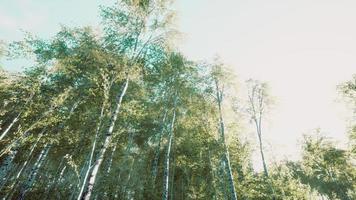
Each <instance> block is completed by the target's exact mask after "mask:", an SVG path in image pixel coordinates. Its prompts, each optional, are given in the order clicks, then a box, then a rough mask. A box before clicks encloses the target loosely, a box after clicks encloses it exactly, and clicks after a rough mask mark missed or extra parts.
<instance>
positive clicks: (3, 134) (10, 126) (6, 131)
mask: <svg viewBox="0 0 356 200" xmlns="http://www.w3.org/2000/svg"><path fill="white" fill-rule="evenodd" d="M20 115H21V113H19V114H18V115H17V116H16V117H15V118H14V119H13V120H12V122H11V123H10V125H9V126H8V127H7V128H6V129H5V131H4V132H3V133H2V134H1V136H0V140H2V139H3V138H4V137H5V136H6V135H7V133H8V132H9V131H10V129H11V128H12V126H14V124H15V123H16V122H17V121H18V120H19V117H20Z"/></svg>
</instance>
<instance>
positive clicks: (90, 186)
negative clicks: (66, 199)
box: [81, 78, 129, 200]
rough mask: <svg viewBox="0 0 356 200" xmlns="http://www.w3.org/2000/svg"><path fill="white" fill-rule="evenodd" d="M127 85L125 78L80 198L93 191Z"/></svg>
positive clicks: (88, 197) (86, 196) (84, 197)
mask: <svg viewBox="0 0 356 200" xmlns="http://www.w3.org/2000/svg"><path fill="white" fill-rule="evenodd" d="M128 85H129V79H128V78H126V81H125V83H124V87H123V90H122V92H121V94H120V96H119V97H118V98H117V100H116V109H115V112H114V113H113V115H112V117H111V122H110V127H109V129H108V132H107V134H106V136H105V141H104V144H103V146H102V147H101V149H100V152H99V157H98V159H97V160H96V161H95V164H94V166H93V170H92V172H91V174H90V178H89V181H88V186H87V191H86V192H85V193H84V194H83V195H82V197H81V199H84V200H89V199H90V196H91V194H92V192H93V187H94V184H95V180H96V176H97V174H98V171H99V168H100V166H101V164H102V162H103V160H104V155H105V152H106V150H107V149H108V147H109V145H110V142H111V138H112V134H113V131H114V127H115V123H116V120H117V117H118V114H119V111H120V108H121V102H122V99H123V98H124V96H125V94H126V90H127V87H128Z"/></svg>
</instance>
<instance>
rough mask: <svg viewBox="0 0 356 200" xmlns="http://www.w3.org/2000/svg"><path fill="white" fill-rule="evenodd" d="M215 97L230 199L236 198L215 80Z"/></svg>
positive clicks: (220, 101)
mask: <svg viewBox="0 0 356 200" xmlns="http://www.w3.org/2000/svg"><path fill="white" fill-rule="evenodd" d="M216 97H217V102H218V109H219V124H220V140H221V141H222V144H223V147H224V155H223V162H224V163H225V167H226V171H227V175H228V180H229V187H230V193H231V194H230V196H231V199H233V200H237V194H236V190H235V185H234V177H233V174H232V170H231V165H230V158H229V150H228V149H227V145H226V141H225V125H224V119H223V116H222V106H221V104H222V98H223V94H222V91H221V90H220V88H219V84H218V81H217V80H216Z"/></svg>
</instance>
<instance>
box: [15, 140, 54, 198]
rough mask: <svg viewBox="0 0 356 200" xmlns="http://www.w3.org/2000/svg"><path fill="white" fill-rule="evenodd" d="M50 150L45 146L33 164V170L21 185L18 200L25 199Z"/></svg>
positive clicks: (48, 146)
mask: <svg viewBox="0 0 356 200" xmlns="http://www.w3.org/2000/svg"><path fill="white" fill-rule="evenodd" d="M50 148H51V146H50V145H48V144H46V146H45V147H44V148H43V150H42V151H41V153H40V155H39V156H38V158H37V161H36V162H35V164H34V166H33V168H32V169H31V172H30V175H29V177H28V179H27V181H26V183H24V185H23V187H22V189H21V193H20V196H19V198H18V199H20V200H23V199H25V195H26V192H28V191H29V190H31V188H32V185H33V183H34V182H35V180H36V176H37V174H38V172H39V170H40V168H41V166H42V164H43V162H44V161H45V159H46V157H47V155H48V152H49V150H50Z"/></svg>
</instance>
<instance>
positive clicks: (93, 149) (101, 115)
mask: <svg viewBox="0 0 356 200" xmlns="http://www.w3.org/2000/svg"><path fill="white" fill-rule="evenodd" d="M104 110H105V101H104V102H103V105H102V107H101V111H100V117H99V122H98V125H97V127H96V132H95V137H94V141H93V146H92V148H91V152H90V156H89V161H88V169H87V170H86V172H85V176H84V179H83V183H82V187H81V188H80V191H79V194H78V197H77V200H80V199H81V198H82V195H83V192H84V188H85V186H86V183H87V179H88V176H89V173H90V169H91V167H92V166H91V165H92V161H93V157H94V152H95V147H96V142H97V139H98V135H99V131H100V128H101V124H102V123H103V118H104Z"/></svg>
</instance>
